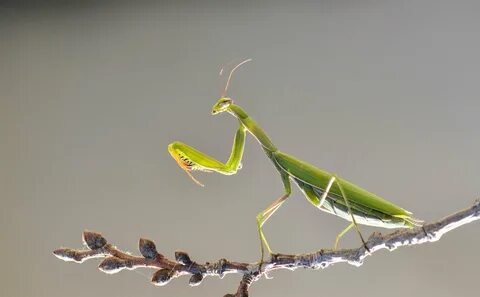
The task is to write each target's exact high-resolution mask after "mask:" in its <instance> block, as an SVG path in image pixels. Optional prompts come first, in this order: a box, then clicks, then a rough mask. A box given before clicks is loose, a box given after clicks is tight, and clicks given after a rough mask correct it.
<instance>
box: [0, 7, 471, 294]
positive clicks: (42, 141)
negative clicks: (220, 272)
mask: <svg viewBox="0 0 480 297" xmlns="http://www.w3.org/2000/svg"><path fill="white" fill-rule="evenodd" d="M78 2H79V3H76V4H72V3H70V2H65V1H51V2H42V1H33V2H23V1H21V2H2V3H1V4H0V133H1V134H0V135H1V145H0V164H1V166H0V189H1V193H0V195H1V197H0V203H1V204H0V206H1V207H0V223H1V225H0V236H1V245H0V252H1V255H2V258H3V260H2V267H3V268H2V269H1V270H0V283H1V286H0V295H1V296H8V297H10V296H48V297H54V296H72V297H73V296H119V297H120V296H223V294H225V293H228V292H233V291H234V290H236V287H237V284H238V282H239V275H228V276H227V277H225V278H224V279H223V280H219V279H218V278H207V279H206V280H205V281H204V283H203V284H202V285H201V286H200V287H196V288H191V287H189V286H188V285H187V281H188V278H186V277H185V278H180V279H177V280H175V281H173V282H171V283H170V284H169V285H168V286H166V287H162V288H158V287H155V286H152V285H151V284H150V283H149V282H148V279H149V278H150V273H151V271H150V270H142V271H140V272H139V273H135V272H121V273H119V274H116V275H114V276H111V275H106V274H104V273H101V272H99V271H98V270H97V269H96V266H97V265H98V263H99V261H96V260H92V261H88V262H86V263H84V264H82V265H77V264H73V263H65V262H62V261H60V260H57V259H56V258H55V257H54V256H53V255H52V253H51V252H52V250H54V249H55V248H57V247H60V246H69V247H81V233H82V231H83V230H84V229H91V230H96V231H99V232H102V233H103V234H104V235H105V236H106V237H107V239H109V240H110V241H111V242H112V243H114V244H116V245H117V246H118V247H120V248H122V249H125V250H128V251H130V252H132V253H136V254H138V251H137V242H138V238H139V237H141V236H142V237H146V238H150V239H152V240H154V241H155V242H156V243H157V247H158V249H159V251H160V252H162V253H164V254H166V255H168V256H173V253H174V251H175V250H177V249H181V250H185V251H187V252H189V253H190V255H191V257H192V258H193V259H194V260H196V261H199V262H205V261H214V260H216V259H218V258H220V257H226V258H228V259H232V260H238V261H255V260H257V259H258V257H259V242H258V235H257V231H256V224H255V216H256V214H257V213H258V212H259V211H261V210H262V209H264V208H265V207H266V206H267V205H269V204H270V203H271V202H272V201H273V200H274V199H276V198H277V197H278V196H279V195H280V194H281V193H282V191H283V188H282V184H281V181H280V179H279V176H278V175H277V173H276V172H275V170H274V168H273V167H272V165H271V164H270V162H269V160H268V159H267V158H266V157H265V155H264V154H263V152H262V151H261V149H260V148H259V146H258V145H257V143H256V142H255V141H254V140H253V139H252V138H251V137H250V138H249V139H248V141H247V145H246V150H245V158H244V161H243V165H244V167H243V169H242V170H241V171H240V172H239V173H238V174H237V175H235V176H222V175H218V174H196V176H197V178H198V179H199V180H201V181H202V182H204V183H205V184H206V187H205V188H200V187H198V186H197V185H195V184H194V183H193V182H192V181H191V180H189V178H188V177H187V175H186V174H185V173H184V172H182V171H181V170H180V169H179V168H178V166H177V165H176V164H175V162H174V161H173V160H172V159H171V158H170V156H169V154H168V153H167V145H168V144H169V143H170V142H172V141H174V140H181V141H184V142H186V143H188V144H191V145H193V146H195V147H196V148H198V149H200V150H202V151H204V152H207V153H208V154H210V155H212V156H215V157H217V158H219V159H221V160H226V159H227V157H228V155H229V151H230V148H231V141H232V139H233V135H234V132H235V130H236V128H237V123H236V121H235V120H234V119H233V118H231V117H230V116H228V115H220V116H216V117H213V116H211V115H210V109H211V106H212V105H213V104H214V103H215V101H216V100H217V99H218V97H219V95H220V89H221V88H222V87H223V84H224V80H223V78H219V77H218V71H219V69H220V68H221V67H222V66H228V63H229V62H231V61H236V62H238V61H241V60H242V59H244V58H253V59H254V61H253V62H252V63H250V64H248V65H245V66H244V67H243V68H242V69H240V70H239V71H238V73H237V74H236V76H235V78H234V80H233V82H232V85H231V88H230V92H229V93H230V95H231V96H232V97H233V98H234V99H235V100H236V102H237V103H238V104H239V105H241V106H242V107H244V108H245V110H246V111H247V112H249V114H250V115H251V116H252V117H253V118H255V119H256V120H257V121H258V123H259V124H260V125H261V126H262V127H263V128H264V129H265V130H266V132H267V133H268V134H269V136H270V137H271V138H272V140H273V141H274V143H275V144H276V145H277V146H278V147H279V148H280V149H282V150H283V151H286V152H288V153H291V154H293V155H295V156H297V157H299V158H301V159H303V160H308V161H310V162H311V163H312V164H315V165H317V166H319V167H321V168H324V169H328V170H330V171H332V172H336V173H338V174H339V175H341V176H343V177H345V178H347V179H349V180H351V181H353V182H355V183H356V184H358V185H360V186H363V187H364V188H366V189H368V190H370V191H373V192H375V193H377V194H379V195H381V196H383V197H385V198H387V199H389V200H391V201H393V202H395V203H397V204H399V205H401V206H403V207H405V208H407V209H409V210H411V211H413V212H414V214H415V216H416V217H418V218H422V219H425V220H434V219H439V218H441V217H443V216H444V215H447V214H449V213H451V212H453V211H456V210H458V209H461V208H464V207H467V206H469V205H470V204H471V203H472V202H473V200H474V199H475V198H478V197H479V192H480V183H479V176H480V157H479V156H478V152H479V150H480V139H479V133H478V132H479V127H480V120H479V117H478V113H479V110H480V103H479V96H480V90H479V88H478V86H479V81H478V80H479V77H480V67H479V66H480V65H479V64H480V63H479V52H480V34H479V31H480V4H479V2H478V1H333V0H332V1H317V2H315V3H308V2H305V3H304V2H300V1H285V2H278V1H267V2H262V3H261V4H257V3H255V2H254V1H251V2H246V1H203V2H202V3H200V2H201V1H151V2H142V1H132V2H131V3H130V4H128V3H124V2H115V3H112V2H103V3H102V4H99V3H96V1H78ZM80 2H81V3H80ZM346 224H347V222H346V221H343V220H341V219H339V218H337V217H334V216H331V215H327V214H325V213H322V212H319V211H318V210H316V209H315V208H313V207H312V206H311V205H310V204H309V203H308V202H307V201H306V200H305V198H304V197H303V196H302V195H301V194H300V193H299V192H298V191H297V189H296V188H295V192H294V194H293V195H292V197H291V198H290V199H289V200H288V201H287V202H286V203H285V204H284V206H283V207H282V208H281V209H280V210H279V211H278V212H277V213H276V215H275V216H273V217H272V219H270V221H268V223H267V224H266V225H265V232H266V235H267V237H268V239H269V242H270V244H271V246H272V248H273V249H274V251H277V252H284V253H302V252H311V251H314V250H317V249H320V248H330V247H331V246H332V244H333V241H334V238H335V235H336V234H337V233H338V232H339V231H341V230H342V229H343V228H344V227H345V226H346ZM479 228H480V225H478V223H474V224H470V225H468V226H465V227H462V228H461V229H458V230H456V231H454V232H451V233H448V234H447V235H446V236H445V237H444V238H442V240H441V241H439V242H437V243H434V244H426V245H422V246H417V247H409V248H402V249H399V250H397V251H395V252H393V253H389V252H387V251H383V252H379V253H378V254H376V255H375V256H374V257H371V258H368V260H367V261H366V263H365V265H363V266H362V267H360V268H355V267H352V266H348V265H344V264H339V265H335V266H333V267H330V268H329V269H327V270H323V271H312V270H298V271H295V272H290V271H278V272H275V273H272V276H273V277H274V279H273V280H270V281H260V282H258V283H256V284H255V285H254V286H253V287H252V289H251V295H252V296H292V295H295V296H353V295H355V296H365V295H368V296H386V295H388V296H453V295H455V296H471V295H477V294H478V276H479V272H478V271H479V270H478V267H479V264H480V259H479V256H478V250H479V248H480V238H479V234H480V233H479ZM362 230H363V231H364V233H365V235H368V234H369V233H371V232H372V231H373V230H377V231H388V230H382V229H373V228H366V227H363V228H362ZM359 244H360V243H359V241H358V238H357V237H356V234H355V233H354V232H351V233H350V234H349V235H347V236H346V237H345V239H344V240H343V241H342V242H341V246H342V247H356V246H359Z"/></svg>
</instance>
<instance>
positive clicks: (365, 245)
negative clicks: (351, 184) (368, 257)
mask: <svg viewBox="0 0 480 297" xmlns="http://www.w3.org/2000/svg"><path fill="white" fill-rule="evenodd" d="M332 179H333V180H334V181H335V183H336V184H337V185H338V188H339V189H340V192H341V193H342V198H343V201H345V206H346V207H347V209H348V213H350V216H351V217H352V223H351V224H350V225H349V226H348V227H347V228H345V229H344V230H343V231H342V232H340V233H339V234H338V235H337V238H336V240H335V246H334V250H336V249H337V245H338V241H339V240H340V238H341V237H342V236H343V235H345V233H347V231H348V230H350V229H351V228H352V227H353V226H354V227H355V230H357V233H358V236H360V240H361V241H362V243H363V246H364V247H365V249H366V250H367V251H370V250H369V249H368V247H367V244H366V242H365V240H364V239H363V236H362V232H360V228H358V225H357V221H356V220H355V217H354V215H353V212H352V209H351V208H350V203H349V202H348V199H347V197H346V195H345V192H344V191H343V188H342V184H341V182H340V181H339V180H340V179H339V178H338V176H337V175H335V174H334V175H333V176H332V178H331V179H330V180H332ZM324 195H325V194H324Z"/></svg>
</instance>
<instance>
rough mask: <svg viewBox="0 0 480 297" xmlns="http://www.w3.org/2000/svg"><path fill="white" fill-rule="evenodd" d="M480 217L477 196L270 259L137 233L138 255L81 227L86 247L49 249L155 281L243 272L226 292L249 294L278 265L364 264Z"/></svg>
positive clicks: (66, 257) (67, 258)
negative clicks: (433, 217)
mask: <svg viewBox="0 0 480 297" xmlns="http://www.w3.org/2000/svg"><path fill="white" fill-rule="evenodd" d="M478 219H480V200H477V201H476V202H475V203H474V204H473V206H471V207H470V208H467V209H465V210H461V211H458V212H456V213H454V214H451V215H449V216H447V217H445V218H443V219H441V220H439V221H436V222H433V223H428V224H425V225H423V226H422V227H418V228H414V229H401V230H397V231H394V232H392V233H389V234H385V235H382V234H380V233H378V232H375V233H373V234H372V235H371V236H370V237H369V239H368V240H367V242H366V247H365V246H363V245H362V246H361V247H359V248H357V249H342V250H336V251H334V250H330V249H328V250H327V249H325V250H323V249H322V250H319V251H317V252H314V253H310V254H298V255H287V254H273V255H271V258H270V260H268V261H266V262H264V263H263V264H262V265H260V263H258V262H255V263H241V262H231V261H228V260H226V259H220V260H218V261H216V262H214V263H208V262H207V263H205V264H198V263H197V262H194V261H192V260H191V259H190V256H189V255H188V254H187V253H185V252H180V251H177V252H175V260H170V259H168V258H165V257H164V256H163V255H162V254H160V253H158V252H157V249H156V247H155V244H154V243H153V241H151V240H148V239H143V238H142V239H140V241H139V250H140V253H141V254H142V256H132V255H129V254H127V253H125V252H123V251H121V250H119V249H117V248H116V247H115V246H113V245H111V244H109V243H107V240H106V239H105V238H104V237H103V236H102V235H101V234H99V233H96V232H91V231H85V232H84V233H83V241H84V243H85V245H86V246H87V248H88V249H84V250H77V249H69V248H61V249H57V250H55V251H54V252H53V253H54V255H55V256H57V257H58V258H59V259H62V260H64V261H74V262H77V263H82V262H83V261H85V260H88V259H92V258H100V257H101V258H105V259H104V260H103V261H102V262H101V263H100V265H99V269H100V270H101V271H103V272H105V273H117V272H119V271H121V270H124V269H128V270H133V269H136V268H138V267H149V268H154V269H156V270H157V271H156V272H155V273H154V274H153V276H152V283H153V284H155V285H158V286H163V285H166V284H167V283H168V282H169V281H171V280H172V279H174V278H177V277H179V276H181V275H190V281H189V284H190V285H191V286H197V285H199V284H200V283H201V282H202V280H203V278H205V277H206V276H219V277H220V278H222V277H223V276H224V275H225V274H227V273H241V274H243V277H242V280H241V281H240V285H239V286H238V290H237V292H236V293H234V294H227V295H225V297H227V296H228V297H233V296H235V297H240V296H242V297H245V296H248V289H249V287H250V285H251V284H252V283H253V282H255V281H257V280H259V279H260V277H261V276H262V275H264V274H267V273H268V272H270V271H273V270H277V269H289V270H295V269H297V268H300V267H302V268H312V269H318V268H326V267H328V266H329V265H331V264H334V263H340V262H346V263H348V264H351V265H354V266H360V265H362V264H363V260H364V259H365V258H366V257H367V256H369V255H371V254H373V253H374V252H376V251H378V250H380V249H388V250H390V251H392V250H394V249H396V248H397V247H400V246H406V245H415V244H422V243H426V242H434V241H437V240H439V239H440V238H441V237H442V235H443V234H445V233H447V232H449V231H451V230H453V229H455V228H457V227H460V226H462V225H465V224H468V223H470V222H473V221H475V220H478Z"/></svg>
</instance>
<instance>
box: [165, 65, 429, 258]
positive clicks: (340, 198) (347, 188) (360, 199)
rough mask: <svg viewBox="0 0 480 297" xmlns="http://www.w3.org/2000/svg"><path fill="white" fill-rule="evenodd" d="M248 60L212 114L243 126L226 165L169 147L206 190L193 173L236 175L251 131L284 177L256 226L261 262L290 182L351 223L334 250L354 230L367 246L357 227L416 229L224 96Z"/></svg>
mask: <svg viewBox="0 0 480 297" xmlns="http://www.w3.org/2000/svg"><path fill="white" fill-rule="evenodd" d="M250 60H251V59H249V60H245V61H243V62H242V63H240V64H238V65H237V66H236V67H234V68H233V69H232V71H231V72H230V75H229V77H228V79H227V83H226V86H225V89H224V92H223V94H222V96H221V97H220V99H219V100H218V101H217V102H216V103H215V105H214V106H213V109H212V114H214V115H215V114H219V113H222V112H228V113H229V114H231V115H233V116H234V117H235V118H237V120H238V122H239V128H238V130H237V133H236V134H235V138H234V141H233V147H232V151H231V154H230V158H229V159H228V161H227V162H226V163H222V162H220V161H218V160H216V159H215V158H213V157H210V156H208V155H206V154H204V153H202V152H200V151H198V150H196V149H195V148H193V147H191V146H189V145H187V144H184V143H181V142H178V141H176V142H173V143H171V144H170V145H169V146H168V151H169V152H170V154H171V155H172V157H173V158H174V159H175V160H176V161H177V163H178V165H179V166H180V167H181V168H182V169H184V170H185V171H186V172H187V174H188V175H189V176H190V177H191V178H192V179H193V180H194V181H195V182H196V183H197V184H199V185H201V186H203V185H202V184H201V183H200V182H198V181H197V180H196V179H195V178H194V177H193V176H192V174H191V173H190V171H193V170H199V171H207V172H210V171H214V172H218V173H221V174H225V175H232V174H235V173H236V172H237V170H239V169H240V167H241V163H240V162H241V160H242V155H243V149H244V145H245V137H246V134H247V132H249V133H250V134H251V135H253V136H254V137H255V138H256V139H257V141H258V143H259V144H260V146H261V147H262V149H263V151H264V152H265V154H266V155H267V157H268V158H269V159H270V160H271V161H272V163H273V165H274V166H275V168H276V169H277V171H278V172H279V173H280V176H281V178H282V181H283V185H284V191H285V192H284V194H283V195H282V196H281V197H280V198H278V199H277V200H275V201H274V202H273V203H272V204H271V205H270V206H268V207H267V208H266V209H265V210H263V211H262V212H260V213H259V214H258V215H257V228H258V233H259V236H260V247H261V254H262V256H261V261H263V258H264V247H265V248H267V250H268V252H269V253H270V254H272V250H271V249H270V246H269V244H268V242H267V240H266V238H265V235H264V234H263V230H262V226H263V224H264V223H265V222H266V221H267V220H268V219H269V218H270V217H271V216H272V215H273V214H274V213H275V211H276V210H277V209H278V208H279V207H280V206H281V205H282V204H283V202H285V200H286V199H287V198H288V197H289V196H290V194H291V181H294V182H295V183H296V184H297V186H298V187H299V189H300V190H301V191H302V193H303V194H304V195H305V197H306V198H307V199H308V201H310V203H312V204H313V205H314V206H315V207H317V208H319V209H320V210H322V211H325V212H328V213H330V214H333V215H336V216H339V217H341V218H343V219H345V220H347V221H350V224H349V225H348V226H347V227H346V228H345V229H344V230H343V231H342V232H340V233H339V234H338V235H337V237H336V239H335V244H334V249H336V248H337V246H338V241H339V240H340V238H341V237H342V236H343V235H345V233H346V232H347V231H348V230H350V229H351V228H352V227H355V229H356V230H357V232H358V234H359V236H360V239H361V240H362V242H363V244H364V245H365V241H364V239H363V237H362V234H361V233H360V230H359V228H358V225H359V224H361V225H368V226H377V227H383V228H413V227H414V226H419V225H420V224H421V223H422V221H420V220H417V219H415V218H413V217H412V216H411V212H409V211H407V210H405V209H403V208H401V207H399V206H397V205H395V204H393V203H391V202H389V201H387V200H385V199H383V198H381V197H379V196H377V195H375V194H373V193H370V192H368V191H366V190H364V189H362V188H361V187H359V186H357V185H355V184H353V183H351V182H348V181H347V180H345V179H343V178H340V177H338V176H337V175H335V174H332V173H329V172H327V171H325V170H322V169H319V168H317V167H315V166H313V165H311V164H309V163H307V162H304V161H301V160H299V159H297V158H295V157H293V156H291V155H288V154H286V153H283V152H281V151H279V150H278V149H277V147H276V146H275V145H274V144H273V143H272V141H271V140H270V138H268V136H267V135H266V134H265V132H264V131H263V130H262V128H260V126H258V124H257V123H256V122H255V121H254V120H253V119H252V118H251V117H250V116H249V115H248V114H247V113H246V112H245V111H244V110H243V109H242V108H241V107H240V106H238V105H236V104H234V103H233V100H232V99H231V98H229V97H227V95H226V93H227V89H228V85H229V83H230V79H231V77H232V74H233V72H234V71H235V70H236V69H237V68H238V67H239V66H240V65H242V64H244V63H246V62H249V61H250ZM365 247H366V246H365ZM366 248H367V247H366ZM367 249H368V248H367Z"/></svg>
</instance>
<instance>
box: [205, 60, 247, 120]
mask: <svg viewBox="0 0 480 297" xmlns="http://www.w3.org/2000/svg"><path fill="white" fill-rule="evenodd" d="M251 60H252V59H247V60H245V61H243V62H241V63H239V64H238V65H237V66H235V67H234V68H233V69H232V71H230V74H229V75H228V79H227V83H226V84H225V89H224V90H223V93H222V96H221V97H220V99H218V101H217V103H215V105H214V106H213V108H212V114H219V113H222V112H224V111H228V108H229V107H230V105H231V104H232V103H233V100H232V99H231V98H229V97H227V90H228V86H229V84H230V80H231V79H232V75H233V72H235V70H237V68H238V67H240V66H242V65H243V64H245V63H247V62H250V61H251ZM222 73H223V68H222V70H220V75H222Z"/></svg>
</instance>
